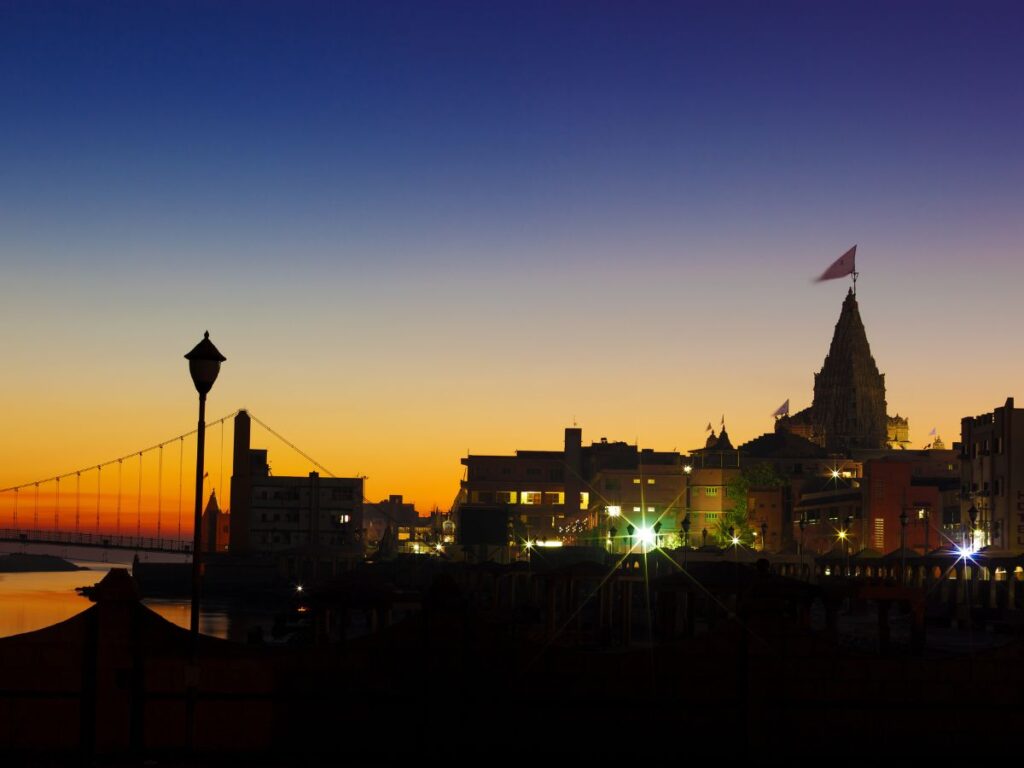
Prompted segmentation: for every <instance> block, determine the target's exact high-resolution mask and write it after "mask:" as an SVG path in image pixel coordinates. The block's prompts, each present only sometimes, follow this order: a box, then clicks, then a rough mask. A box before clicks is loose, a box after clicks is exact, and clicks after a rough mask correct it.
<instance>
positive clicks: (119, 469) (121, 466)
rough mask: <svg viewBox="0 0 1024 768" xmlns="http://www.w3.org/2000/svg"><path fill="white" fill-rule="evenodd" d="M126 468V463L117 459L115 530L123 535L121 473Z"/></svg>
mask: <svg viewBox="0 0 1024 768" xmlns="http://www.w3.org/2000/svg"><path fill="white" fill-rule="evenodd" d="M123 469H124V463H123V461H122V460H121V459H118V460H117V518H116V523H115V526H114V530H115V532H116V533H117V535H118V536H120V535H121V487H122V486H121V474H122V470H123Z"/></svg>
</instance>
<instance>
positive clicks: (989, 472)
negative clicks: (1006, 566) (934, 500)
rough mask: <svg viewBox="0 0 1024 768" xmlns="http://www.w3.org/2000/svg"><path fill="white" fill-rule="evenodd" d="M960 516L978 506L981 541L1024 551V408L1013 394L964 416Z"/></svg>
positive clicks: (965, 520)
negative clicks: (997, 404) (981, 411)
mask: <svg viewBox="0 0 1024 768" xmlns="http://www.w3.org/2000/svg"><path fill="white" fill-rule="evenodd" d="M960 441H961V454H960V455H961V463H960V467H961V499H960V520H961V522H962V524H963V525H964V526H967V525H969V524H970V521H969V515H970V510H971V508H972V507H973V508H974V509H975V510H977V514H976V523H975V526H974V528H975V529H976V530H977V534H976V543H977V545H980V546H984V545H991V546H993V547H995V548H996V549H1007V550H1011V551H1014V552H1024V409H1022V408H1015V407H1014V403H1013V398H1012V397H1010V398H1007V400H1006V403H1005V404H1004V405H1003V406H1002V407H999V408H995V409H994V410H993V411H992V412H991V413H984V414H982V415H980V416H967V417H964V418H963V419H961V420H960Z"/></svg>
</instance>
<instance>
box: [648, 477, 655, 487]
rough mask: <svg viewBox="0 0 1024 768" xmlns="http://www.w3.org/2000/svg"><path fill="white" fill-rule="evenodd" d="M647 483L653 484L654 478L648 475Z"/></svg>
mask: <svg viewBox="0 0 1024 768" xmlns="http://www.w3.org/2000/svg"><path fill="white" fill-rule="evenodd" d="M647 484H648V485H654V478H653V477H648V478H647Z"/></svg>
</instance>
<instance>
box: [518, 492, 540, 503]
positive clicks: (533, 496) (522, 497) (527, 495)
mask: <svg viewBox="0 0 1024 768" xmlns="http://www.w3.org/2000/svg"><path fill="white" fill-rule="evenodd" d="M540 500H541V494H540V492H539V491H523V492H522V493H520V494H519V503H520V504H540Z"/></svg>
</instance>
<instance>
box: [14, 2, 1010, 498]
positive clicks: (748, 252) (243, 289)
mask: <svg viewBox="0 0 1024 768" xmlns="http://www.w3.org/2000/svg"><path fill="white" fill-rule="evenodd" d="M1022 39H1024V11H1021V10H1020V6H1019V4H1014V3H977V2H975V3H969V4H968V3H959V4H942V3H936V2H928V3H911V2H901V3H891V2H878V3H865V2H859V3H850V4H844V3H820V2H806V3H770V4H767V3H721V2H709V3H676V4H668V3H644V2H638V3H595V2H588V3H580V2H571V3H554V2H542V3H528V2H522V1H521V0H520V1H518V2H514V3H479V2H466V3H426V2H409V3H390V2H381V1H380V0H377V1H374V2H366V3H341V2H339V3H301V2H294V1H293V2H281V3H244V4H240V3H234V2H230V3H229V2H223V3H186V2H173V3H160V2H146V3H137V2H130V3H48V2H41V1H40V0H31V1H26V2H4V1H2V0H0V98H2V102H0V103H2V105H3V106H2V108H0V109H2V119H0V260H2V273H0V274H2V283H0V285H2V291H3V292H2V302H0V321H2V324H3V328H4V329H5V330H4V332H3V333H2V334H0V359H2V360H3V371H4V375H3V376H0V398H2V400H3V402H4V403H5V405H6V407H5V408H4V411H3V412H4V418H3V439H2V440H0V486H4V485H8V484H13V483H18V482H25V481H30V480H34V479H36V478H37V477H40V476H45V475H51V474H55V473H57V472H63V471H67V470H71V469H75V468H76V467H78V466H82V465H85V464H90V463H96V462H98V461H101V460H105V459H108V458H111V457H114V456H117V455H121V454H124V453H127V452H130V451H132V450H135V449H137V448H140V447H144V446H147V445H151V444H153V443H155V442H158V441H160V440H162V439H165V438H168V437H172V436H173V435H176V434H178V433H180V432H184V431H186V430H188V429H190V428H191V427H192V425H193V423H194V419H195V414H194V409H195V396H194V391H193V390H192V386H191V383H190V381H189V379H188V375H187V370H186V366H185V363H184V361H183V360H182V358H181V355H183V354H184V353H185V352H186V351H188V349H190V348H191V346H192V345H193V344H194V343H196V341H198V339H199V338H200V337H201V335H202V332H203V330H204V329H207V328H209V330H210V332H211V336H212V338H213V340H214V342H215V343H216V344H217V345H218V346H219V347H220V349H221V351H222V352H224V354H225V355H226V356H227V357H228V362H227V363H226V364H225V366H224V370H223V373H222V376H221V379H220V381H218V383H217V386H216V387H215V389H214V390H213V392H212V393H211V396H210V405H209V407H210V415H211V416H212V417H217V416H220V415H222V414H225V413H229V412H231V411H233V410H235V409H236V408H239V407H248V408H250V409H252V411H253V413H255V414H257V415H258V416H260V417H261V418H262V419H264V420H265V421H267V422H268V423H270V424H271V425H272V426H274V427H275V428H276V429H278V430H279V431H281V432H283V433H284V434H285V435H286V436H287V437H289V438H290V439H291V440H293V441H294V442H295V443H297V444H298V445H300V446H301V447H302V448H303V449H305V450H306V451H307V452H309V453H310V454H312V455H313V456H315V457H316V458H318V459H319V460H320V461H321V462H323V463H324V464H326V465H327V466H328V467H330V468H331V469H333V470H334V471H335V472H337V473H339V474H350V473H361V474H365V475H367V476H368V480H367V495H368V496H369V497H370V498H373V499H376V498H381V497H384V496H386V495H387V494H389V493H402V494H404V495H405V496H406V497H407V498H411V499H413V500H414V501H415V502H416V504H417V507H418V508H419V509H420V510H424V511H425V510H427V509H429V508H430V507H431V506H433V505H434V504H438V505H440V506H441V507H443V508H447V506H448V505H449V504H450V502H451V500H452V498H453V497H454V496H455V493H456V491H457V489H458V481H459V479H460V477H461V469H462V468H461V466H460V464H459V459H460V457H461V456H463V455H465V454H466V452H467V450H469V451H472V452H474V453H499V452H509V451H512V450H514V449H516V448H557V447H559V445H560V444H561V433H562V429H563V427H565V426H567V425H569V424H571V423H572V421H573V419H575V421H576V422H577V423H578V424H579V425H580V426H581V427H583V429H584V439H585V440H591V439H593V440H596V439H599V438H600V437H602V436H606V437H608V438H609V439H622V440H627V441H630V442H632V441H634V440H639V442H640V443H641V444H642V445H644V446H647V447H653V448H657V449H663V450H668V449H672V448H679V449H687V448H691V447H694V446H696V445H699V444H701V443H702V441H703V438H704V431H703V430H704V426H705V424H707V422H709V421H712V422H714V423H715V424H716V426H717V423H718V420H719V419H720V417H721V415H722V414H723V413H724V414H725V417H726V420H727V424H728V426H729V431H730V434H731V435H732V437H733V440H734V442H741V441H745V440H748V439H751V438H753V437H754V436H756V435H757V434H759V433H761V432H763V431H765V430H767V429H769V428H770V427H771V418H770V414H771V412H772V411H773V410H774V409H775V408H776V407H777V406H778V405H779V404H780V403H781V402H782V401H783V400H785V399H786V398H791V399H792V403H793V407H794V409H797V408H801V407H804V406H806V405H809V404H810V399H811V389H812V385H813V373H814V372H815V371H816V370H818V369H819V368H820V367H821V364H822V360H823V358H824V355H825V353H826V351H827V348H828V342H829V339H830V337H831V332H832V328H833V325H834V323H835V321H836V319H837V317H838V314H839V308H840V304H841V302H842V298H843V295H844V293H845V291H846V287H847V283H846V282H845V281H835V282H833V283H827V284H822V285H812V284H811V278H812V277H813V276H815V275H816V274H818V273H820V272H821V271H822V270H823V269H824V268H825V267H826V266H827V265H828V264H829V263H830V262H831V261H832V260H833V259H835V258H836V257H838V256H839V255H840V254H841V253H842V252H843V251H845V250H846V249H847V248H848V247H849V246H850V245H852V244H853V243H858V244H859V252H858V263H859V267H860V270H861V280H860V282H859V298H860V305H861V311H862V315H863V318H864V321H865V324H866V327H867V330H868V338H869V340H870V341H871V344H872V350H873V352H874V355H875V358H876V360H877V362H878V365H879V367H880V369H881V370H882V371H883V372H885V374H886V382H887V386H888V402H889V409H890V412H891V413H896V412H899V413H900V414H902V415H906V416H909V418H910V419H911V437H912V439H913V440H914V442H915V443H916V444H917V445H921V444H923V443H924V442H926V441H927V439H928V438H927V433H928V431H929V430H930V429H931V428H932V427H937V428H938V430H939V433H940V434H941V435H942V437H943V438H944V439H945V440H946V441H947V442H952V441H953V440H955V439H958V431H959V419H960V417H961V416H964V415H968V414H976V413H981V412H984V411H988V410H991V409H992V408H993V407H994V406H997V405H1000V404H1002V402H1003V400H1004V399H1005V398H1006V397H1007V396H1008V395H1013V394H1017V395H1019V396H1020V397H1022V398H1024V390H1020V391H1018V388H1017V387H1018V384H1019V383H1020V382H1021V381H1022V379H1024V358H1022V357H1021V355H1020V354H1019V346H1020V345H1019V343H1018V340H1017V336H1018V334H1019V330H1020V328H1021V327H1022V325H1024V302H1022V301H1021V299H1020V291H1021V289H1022V287H1024V260H1022V259H1021V258H1020V257H1021V247H1020V243H1021V239H1022V235H1024V215H1022V211H1024V206H1022V203H1024V153H1022V138H1021V137H1022V136H1024V79H1022V77H1021V73H1022V72H1024V46H1021V44H1020V41H1021V40H1022ZM255 434H256V435H257V439H259V437H258V435H259V432H258V431H257V432H256V433H255ZM263 443H264V444H265V445H266V446H267V447H270V448H271V449H272V458H274V455H275V453H276V454H277V458H278V460H279V461H278V463H277V464H276V465H275V468H276V469H277V471H278V472H279V473H283V472H285V471H288V470H293V471H302V472H304V471H306V469H307V468H306V467H305V466H300V463H294V464H293V463H290V462H292V461H293V460H292V459H291V458H286V456H285V455H284V452H283V451H282V450H281V449H280V448H279V447H278V446H276V445H274V444H273V443H272V442H270V441H267V440H264V441H263Z"/></svg>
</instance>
